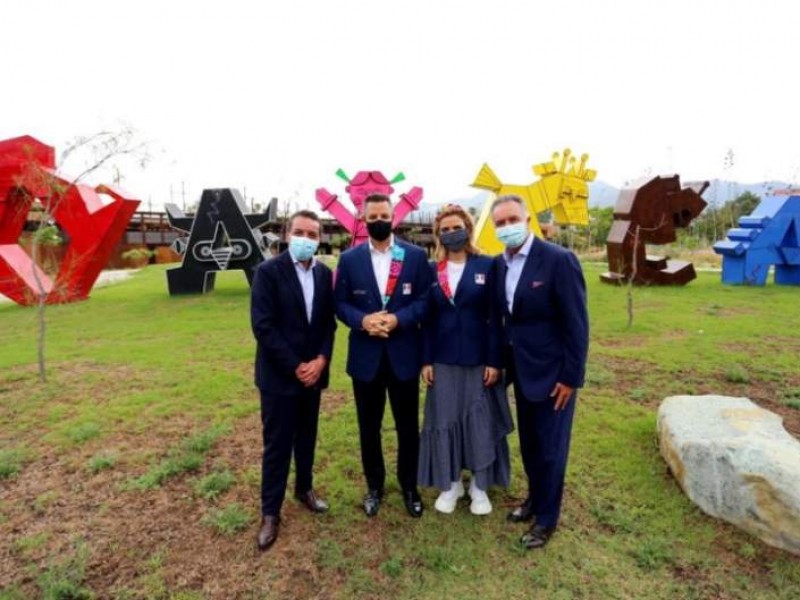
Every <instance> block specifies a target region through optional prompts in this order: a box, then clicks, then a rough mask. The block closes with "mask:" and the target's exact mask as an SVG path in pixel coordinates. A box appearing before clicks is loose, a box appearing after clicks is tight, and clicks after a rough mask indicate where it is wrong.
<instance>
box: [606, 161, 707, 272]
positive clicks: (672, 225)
mask: <svg viewBox="0 0 800 600" xmlns="http://www.w3.org/2000/svg"><path fill="white" fill-rule="evenodd" d="M706 188H708V182H707V181H703V182H696V183H687V184H685V185H683V186H681V183H680V176H679V175H672V176H666V177H654V178H652V179H649V180H642V181H639V182H637V183H635V184H634V185H633V186H632V187H628V188H624V189H623V190H622V191H621V192H620V194H619V198H618V199H617V204H616V206H615V207H614V223H613V224H612V225H611V231H610V232H609V235H608V239H607V240H606V248H607V252H608V266H609V272H608V273H603V274H602V275H600V279H601V280H602V281H604V282H606V283H624V282H627V281H628V280H632V281H633V283H635V284H645V285H686V284H687V283H689V282H690V281H692V280H693V279H695V278H696V277H697V274H696V273H695V270H694V265H692V263H689V262H686V261H681V260H669V259H667V258H664V257H660V256H647V252H646V244H669V243H671V242H674V241H675V240H676V239H677V238H676V233H675V230H676V229H679V228H683V227H687V226H688V225H689V223H691V222H692V220H693V219H695V218H697V217H698V216H699V215H700V213H701V212H703V209H704V208H705V207H706V201H705V200H703V198H702V197H701V196H702V194H703V192H704V191H705V190H706Z"/></svg>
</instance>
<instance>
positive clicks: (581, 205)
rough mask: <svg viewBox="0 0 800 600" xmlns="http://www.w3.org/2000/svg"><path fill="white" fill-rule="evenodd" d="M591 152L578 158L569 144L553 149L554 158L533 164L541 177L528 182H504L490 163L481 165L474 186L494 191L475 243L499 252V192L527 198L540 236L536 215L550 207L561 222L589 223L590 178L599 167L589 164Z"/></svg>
mask: <svg viewBox="0 0 800 600" xmlns="http://www.w3.org/2000/svg"><path fill="white" fill-rule="evenodd" d="M588 161H589V155H588V154H584V155H582V156H581V160H580V162H578V161H577V160H576V159H575V157H574V156H572V151H571V150H570V149H569V148H566V149H565V150H564V152H563V154H559V153H558V152H554V153H553V160H552V161H550V162H546V163H541V164H538V165H534V166H533V172H534V174H536V175H538V176H539V180H537V181H535V182H534V183H531V184H529V185H516V184H504V183H502V182H501V181H500V179H499V178H498V177H497V175H496V174H495V173H494V171H492V169H491V168H490V167H489V165H487V164H485V163H484V165H483V167H481V170H480V171H479V172H478V175H477V176H476V177H475V181H473V182H472V187H476V188H479V189H482V190H488V191H490V192H492V193H493V195H492V196H491V197H490V198H489V200H488V201H487V202H486V204H485V205H484V207H483V211H482V212H481V215H480V217H479V219H478V224H477V226H476V227H475V244H476V245H477V246H478V247H479V248H480V249H481V250H482V251H483V252H486V253H487V254H499V253H500V252H502V251H503V245H502V244H501V243H500V242H499V241H498V240H497V238H496V236H495V232H494V225H493V224H492V219H491V215H490V214H489V212H490V210H491V205H492V201H493V200H494V198H495V197H497V196H504V195H506V194H514V195H516V196H519V197H520V198H522V199H523V201H524V202H525V205H526V206H527V208H528V212H529V213H530V214H531V215H532V216H533V217H534V218H532V219H531V230H532V231H533V232H534V233H535V234H536V235H538V236H541V235H542V228H541V226H540V225H539V221H538V219H537V218H536V215H538V214H539V213H542V212H545V211H548V210H549V211H551V212H552V215H553V219H554V220H555V222H556V223H558V224H559V225H588V224H589V182H590V181H594V179H595V177H596V176H597V171H595V170H593V169H588V168H586V163H587V162H588Z"/></svg>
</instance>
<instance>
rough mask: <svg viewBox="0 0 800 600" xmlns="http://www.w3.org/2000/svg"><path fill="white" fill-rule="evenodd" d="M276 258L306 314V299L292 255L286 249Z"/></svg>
mask: <svg viewBox="0 0 800 600" xmlns="http://www.w3.org/2000/svg"><path fill="white" fill-rule="evenodd" d="M276 260H278V261H280V265H281V271H283V277H284V279H285V280H286V282H287V285H288V287H289V289H290V290H291V291H292V293H293V294H294V295H295V299H296V300H297V302H298V303H299V304H298V306H300V307H301V309H302V311H301V312H302V313H303V314H304V315H305V313H306V300H305V298H304V297H303V288H302V287H300V280H299V279H298V278H297V271H295V268H294V261H293V260H292V255H291V254H289V251H288V250H285V251H284V252H283V253H281V254H280V255H279V256H278V258H277V259H276ZM315 296H316V294H315ZM303 320H304V321H307V320H308V319H307V318H306V319H303Z"/></svg>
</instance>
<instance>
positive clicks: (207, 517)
mask: <svg viewBox="0 0 800 600" xmlns="http://www.w3.org/2000/svg"><path fill="white" fill-rule="evenodd" d="M601 270H602V269H601V267H600V266H596V265H588V266H586V267H585V271H586V277H587V283H588V290H589V304H590V307H589V308H590V316H591V347H590V357H589V368H588V373H587V385H586V387H585V389H584V390H582V391H581V393H580V396H579V406H578V408H577V411H576V419H575V427H574V432H573V442H572V447H571V458H570V464H569V472H568V477H567V490H566V497H565V501H564V512H563V519H562V523H561V525H560V528H559V530H558V533H557V534H556V536H555V537H554V538H553V540H552V542H551V543H550V544H549V545H548V547H547V549H546V550H545V551H544V552H539V553H526V552H524V551H522V550H521V549H520V548H519V546H518V539H519V537H520V535H521V534H522V533H523V532H524V528H522V527H518V526H512V525H510V524H508V523H507V522H506V521H505V513H506V511H507V510H508V509H510V508H511V507H512V506H513V505H514V504H515V503H516V502H517V501H518V500H519V499H520V498H521V497H522V496H523V495H524V493H525V482H524V478H523V471H522V465H521V462H520V459H519V453H518V442H517V437H516V433H514V434H512V436H510V438H509V443H510V446H511V455H512V473H513V479H512V485H511V487H510V488H509V489H508V490H507V491H502V490H495V491H492V492H491V498H492V501H493V504H494V511H493V513H492V514H491V515H489V516H487V517H485V518H480V519H479V518H475V517H473V516H472V515H471V514H469V511H468V509H467V504H465V503H461V504H459V507H458V509H457V510H456V512H455V513H454V514H452V515H447V516H445V515H439V514H436V513H435V512H434V511H433V501H434V499H435V497H436V493H435V492H434V491H432V490H423V498H424V500H425V502H426V504H427V507H428V510H427V512H426V514H425V516H424V517H423V518H422V519H420V520H411V519H409V518H408V517H407V516H406V514H405V511H404V508H403V506H402V502H401V500H400V495H399V493H398V489H397V483H396V481H395V480H394V477H393V476H392V475H390V476H389V477H388V479H387V486H388V489H387V496H386V501H385V503H384V506H383V507H382V509H381V513H380V515H379V516H378V517H377V518H376V519H373V520H367V519H365V518H364V516H363V513H362V512H361V511H360V510H359V508H358V505H359V502H360V500H361V497H362V495H363V492H364V483H363V479H362V475H361V465H360V456H359V445H358V427H357V424H356V415H355V409H354V403H353V400H352V392H351V385H350V380H349V378H348V377H347V376H346V374H345V372H344V364H345V360H346V335H347V331H346V329H345V328H344V327H342V326H340V328H339V331H338V334H337V345H336V350H335V354H334V362H333V366H332V373H331V375H332V377H331V391H330V392H329V393H328V394H326V395H325V397H324V400H323V409H322V410H323V414H322V416H321V418H320V430H319V437H318V440H319V441H318V446H317V458H316V469H315V487H317V488H318V490H319V491H320V492H321V494H322V495H323V496H324V497H325V498H326V499H327V500H328V501H329V502H330V504H331V511H330V512H329V513H328V514H326V515H322V516H312V515H310V514H308V513H307V512H304V511H302V509H300V508H299V507H298V505H297V503H296V502H294V501H293V500H292V499H291V491H292V488H291V486H292V485H293V478H292V477H290V481H289V490H288V491H289V498H287V501H286V503H285V504H284V507H285V508H284V516H285V524H284V526H282V530H281V537H280V538H279V540H278V543H277V544H276V546H275V547H274V548H273V549H272V550H271V551H270V552H269V553H268V554H267V555H259V554H257V553H255V552H254V551H253V548H252V545H253V539H254V536H255V529H256V526H257V523H258V494H259V479H260V468H259V463H258V460H259V452H260V444H261V438H260V423H259V415H258V411H259V403H258V396H257V393H256V392H255V391H254V390H253V386H252V359H253V351H254V344H253V341H252V334H251V333H250V330H249V322H248V319H249V313H248V306H249V304H248V303H249V297H248V290H247V287H246V284H245V282H244V278H243V276H242V275H241V274H240V273H223V274H220V275H218V277H217V289H216V290H215V291H214V292H213V293H212V294H210V295H208V296H206V297H181V298H170V297H169V296H168V295H167V293H166V283H165V281H164V272H163V269H161V268H153V267H148V268H147V269H144V270H143V271H142V272H140V273H139V274H138V275H137V276H136V277H134V278H133V279H132V280H130V281H128V282H126V283H124V284H120V285H116V286H112V287H108V288H103V289H101V290H98V291H97V292H95V293H94V294H93V297H92V299H91V300H90V301H88V302H84V303H80V304H74V305H68V306H54V307H50V308H48V320H49V328H48V347H47V352H48V359H49V368H48V373H49V378H50V380H49V382H48V383H47V384H45V385H40V384H38V383H37V382H36V377H35V367H34V365H35V358H36V347H35V340H34V336H33V333H32V332H33V327H34V323H35V315H34V313H33V311H30V310H26V309H22V308H18V307H16V306H14V305H9V304H3V305H0V332H2V334H0V335H2V339H3V343H2V344H0V489H2V504H0V515H2V518H0V539H7V540H9V542H8V543H9V544H14V548H15V550H16V551H14V552H11V553H7V554H8V557H7V558H0V560H5V561H6V562H4V563H2V566H4V567H7V568H8V571H7V572H8V573H12V575H10V576H8V577H7V578H6V579H5V580H4V585H6V588H4V589H3V590H2V591H0V598H4V597H7V598H12V597H25V598H27V597H41V596H42V594H43V592H42V590H43V589H44V588H43V587H42V586H41V585H40V584H42V583H43V582H44V581H45V580H47V581H49V582H52V585H51V584H50V583H48V584H47V585H48V589H57V588H58V585H62V584H63V586H64V589H65V590H67V591H69V589H68V588H69V586H70V585H71V586H73V587H74V588H75V591H76V593H79V592H80V591H81V590H93V591H94V593H95V594H96V595H97V596H98V597H117V598H126V597H130V598H139V597H163V598H169V597H179V596H181V595H184V596H185V597H203V593H204V591H203V589H204V587H208V589H214V590H228V589H232V588H233V587H234V586H235V587H236V590H237V593H240V594H241V596H242V597H252V598H259V597H264V596H266V597H278V596H281V597H292V596H303V595H306V596H312V595H313V594H314V593H316V592H314V591H313V590H317V589H324V590H325V591H326V592H325V593H326V594H327V595H328V596H329V597H332V598H336V597H338V598H351V597H353V598H362V597H371V598H382V597H392V598H393V600H403V599H406V598H423V599H437V600H438V599H439V598H442V597H453V598H478V597H480V598H486V599H495V598H497V599H500V598H503V599H505V598H591V599H594V598H645V599H650V598H653V599H656V598H709V597H725V598H734V599H749V598H786V599H789V598H798V597H800V562H798V559H797V558H796V557H792V556H789V555H787V554H784V553H781V552H779V551H776V550H773V549H771V548H769V547H767V546H765V545H764V544H762V543H761V542H760V541H758V540H757V539H755V538H753V537H750V536H748V535H745V534H744V533H741V532H739V531H737V530H736V529H735V528H733V527H731V526H729V525H727V524H724V523H721V522H719V521H716V520H714V519H712V518H710V517H707V516H705V515H704V514H702V513H701V512H700V511H699V510H698V509H696V508H695V507H694V506H693V505H692V504H691V503H690V502H689V501H688V500H687V499H686V497H685V496H684V495H683V493H682V492H681V490H680V489H679V487H678V486H677V485H676V483H675V481H674V480H673V479H672V477H670V476H669V475H668V474H667V473H666V468H665V464H664V461H663V460H662V459H661V457H660V455H659V453H658V448H657V443H656V441H657V440H656V436H655V411H656V408H657V406H658V403H659V402H660V401H661V399H663V398H664V397H666V396H669V395H676V394H686V393H696V394H702V393H725V394H729V395H736V396H750V397H752V398H754V399H756V400H766V401H772V402H774V403H776V404H777V405H778V406H781V405H782V406H783V407H785V408H784V410H786V411H788V412H787V414H794V413H793V412H792V411H795V410H800V392H798V390H800V373H798V368H797V356H800V340H798V336H797V334H796V332H797V331H800V313H798V311H797V304H798V294H797V289H793V288H785V287H779V286H774V285H772V284H770V285H769V286H767V287H765V288H763V289H755V288H742V287H723V286H722V285H721V284H720V283H719V275H718V274H714V273H700V274H699V277H698V279H697V280H696V281H694V282H692V283H691V284H689V285H688V286H686V287H685V288H651V287H645V288H637V289H635V290H634V292H633V294H634V310H635V319H634V325H633V327H631V328H630V329H628V328H627V327H626V321H627V314H626V309H625V306H626V290H625V289H623V288H617V287H614V286H608V285H602V284H600V282H599V281H598V276H599V273H600V272H601ZM393 427H394V424H393V421H392V418H391V413H390V411H389V410H388V409H387V411H386V417H385V421H384V430H385V435H384V452H385V454H386V458H387V470H388V471H389V473H392V472H393V470H394V457H395V450H396V445H395V439H394V433H393ZM245 456H246V457H247V458H245ZM104 470H107V472H106V473H105V474H104V475H103V476H102V477H101V476H95V475H94V474H95V473H97V472H100V471H104ZM187 474H193V475H192V476H188V477H187V476H186V475H187ZM58 477H60V481H62V482H68V487H56V485H55V483H54V484H53V485H52V486H50V485H49V483H50V481H51V478H58ZM36 482H44V483H42V484H41V485H38V486H37V485H34V484H36ZM167 484H168V485H167ZM65 485H67V484H65ZM6 489H7V490H8V492H6ZM56 490H57V491H56ZM207 499H209V500H212V501H214V502H222V503H224V504H223V505H222V506H220V507H217V506H214V505H212V504H209V500H207ZM128 502H132V503H137V504H136V506H137V507H138V508H137V510H139V511H141V514H140V515H139V514H137V517H140V518H141V521H142V523H143V525H142V527H143V528H145V529H147V531H148V532H150V533H149V534H148V536H144V537H143V538H142V539H143V540H144V541H138V542H134V541H132V540H129V539H127V538H126V536H125V535H119V534H117V533H115V532H114V531H111V532H110V533H109V532H108V527H111V525H110V523H113V522H114V520H113V519H109V515H111V516H115V514H114V512H113V511H115V510H119V509H118V507H119V506H124V505H125V504H127V503H128ZM164 503H167V505H168V506H169V507H170V510H171V511H174V513H175V514H178V515H180V519H178V520H173V521H170V522H169V523H163V524H162V523H159V522H157V521H155V522H151V521H152V520H153V519H156V517H155V516H154V515H157V514H159V513H157V512H155V509H154V508H151V507H155V506H158V505H164ZM67 509H69V510H67ZM151 510H153V511H154V512H152V513H151V512H150V511H151ZM81 511H82V512H81ZM65 514H66V515H71V516H70V517H69V519H70V520H69V521H68V522H64V523H63V526H64V528H65V529H69V530H73V529H76V528H78V527H79V526H80V525H82V524H83V522H84V521H85V522H86V528H87V531H88V532H91V533H92V535H91V537H88V538H87V541H86V542H85V544H87V545H89V548H90V550H92V551H91V552H87V553H85V555H84V564H85V565H88V567H87V568H84V569H83V570H82V571H81V569H78V570H76V569H74V568H73V569H71V570H70V569H67V568H65V567H64V566H63V565H62V559H63V558H64V557H63V546H61V545H59V543H58V542H59V536H58V535H56V533H55V531H56V530H54V529H48V531H49V532H50V534H49V536H47V537H39V534H37V533H33V532H38V531H40V528H39V527H33V524H34V523H36V522H38V520H39V519H40V518H42V517H45V518H48V519H50V518H53V519H56V520H59V523H60V524H61V521H60V519H63V518H65V517H64V516H63V515H65ZM201 524H202V526H201ZM162 527H163V528H167V529H168V530H169V531H170V537H169V538H168V539H169V540H170V543H169V544H167V543H165V542H164V541H163V538H158V536H157V535H155V533H154V532H158V531H160V529H161V528H162ZM172 528H177V529H175V530H172ZM198 530H199V531H200V533H199V534H198V533H197V531H198ZM198 535H199V536H201V537H197V536H198ZM193 536H194V537H193ZM202 536H205V537H202ZM187 539H188V540H191V544H196V545H199V546H200V547H203V546H204V547H209V548H214V552H210V553H208V556H209V557H210V556H212V555H213V558H209V557H206V558H202V557H201V558H198V557H195V556H194V555H192V556H191V557H189V552H191V551H192V550H189V549H186V548H184V547H183V546H184V545H187V544H186V543H185V540H187ZM137 543H140V544H142V546H141V547H138V546H137V545H136V544H137ZM95 544H96V545H97V552H95V551H94V550H95V548H94V545H95ZM192 548H194V546H192ZM101 551H104V552H113V554H114V556H117V557H121V558H119V560H120V561H123V564H124V568H120V570H119V576H118V577H117V578H116V579H115V582H114V584H113V586H114V587H113V588H111V589H109V588H107V587H104V586H103V585H102V584H100V581H108V579H105V580H103V579H99V578H100V577H102V575H101V573H102V572H103V569H104V567H102V566H99V565H102V560H101V558H100V556H99V553H100V552H101ZM0 554H2V553H0ZM34 556H35V557H36V560H35V561H34V560H33V558H32V557H34ZM41 557H44V558H41ZM125 557H128V558H125ZM154 557H157V560H155V558H154ZM125 561H127V562H125ZM203 561H205V562H203ZM78 562H80V561H78ZM67 563H69V561H67ZM59 569H60V570H59ZM184 569H187V570H189V571H192V572H202V573H203V575H204V577H205V579H204V581H203V582H198V581H197V580H192V581H189V582H188V583H187V581H185V580H184V579H183V575H182V574H183V572H184ZM243 572H247V573H252V574H253V575H252V576H248V577H242V576H241V573H243ZM48 573H49V575H46V574H48ZM70 573H71V574H72V575H70ZM45 575H46V576H45ZM42 577H44V578H45V579H42ZM37 581H38V582H39V583H37ZM304 581H309V582H311V583H310V584H309V587H307V588H304V587H303V585H304ZM58 582H62V583H58ZM56 584H58V585H56Z"/></svg>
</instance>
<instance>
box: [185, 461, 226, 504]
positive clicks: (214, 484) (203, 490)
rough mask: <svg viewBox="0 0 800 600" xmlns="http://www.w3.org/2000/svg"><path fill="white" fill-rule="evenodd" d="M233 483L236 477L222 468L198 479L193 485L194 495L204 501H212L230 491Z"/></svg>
mask: <svg viewBox="0 0 800 600" xmlns="http://www.w3.org/2000/svg"><path fill="white" fill-rule="evenodd" d="M234 483H236V475H234V474H233V473H232V472H231V471H230V470H229V469H227V468H224V467H223V468H220V469H217V470H215V471H213V472H212V473H210V474H208V475H206V476H205V477H202V478H201V479H198V480H197V481H196V482H195V484H194V493H195V494H197V495H198V496H200V497H201V498H205V499H206V500H214V499H216V498H217V496H219V495H221V494H224V493H225V492H227V491H228V490H229V489H231V487H232V486H233V484H234Z"/></svg>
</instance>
